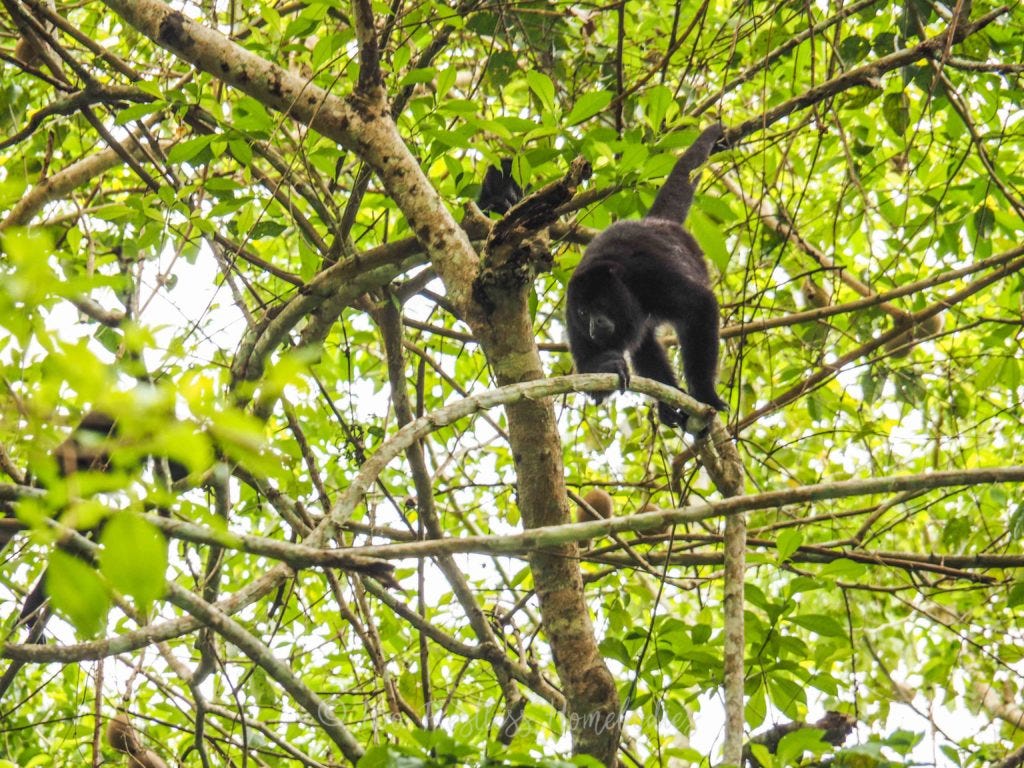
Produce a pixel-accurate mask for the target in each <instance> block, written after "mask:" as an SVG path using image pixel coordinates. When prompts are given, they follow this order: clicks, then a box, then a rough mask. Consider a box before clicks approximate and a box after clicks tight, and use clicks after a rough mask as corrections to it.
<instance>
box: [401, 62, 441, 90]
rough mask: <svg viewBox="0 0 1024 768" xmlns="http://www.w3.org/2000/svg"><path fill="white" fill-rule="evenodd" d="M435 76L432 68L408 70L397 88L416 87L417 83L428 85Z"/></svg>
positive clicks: (435, 71)
mask: <svg viewBox="0 0 1024 768" xmlns="http://www.w3.org/2000/svg"><path fill="white" fill-rule="evenodd" d="M436 76H437V70H435V69H434V68H433V67H421V68H419V69H410V70H409V71H408V72H406V73H405V77H403V78H402V80H401V82H400V83H399V86H400V87H402V88H404V87H405V86H407V85H416V84H417V83H429V82H431V81H432V80H433V79H434V78H435V77H436Z"/></svg>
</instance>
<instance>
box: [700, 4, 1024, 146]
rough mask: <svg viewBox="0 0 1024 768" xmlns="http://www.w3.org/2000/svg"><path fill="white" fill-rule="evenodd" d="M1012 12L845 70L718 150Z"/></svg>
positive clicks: (875, 80) (733, 132) (744, 127)
mask: <svg viewBox="0 0 1024 768" xmlns="http://www.w3.org/2000/svg"><path fill="white" fill-rule="evenodd" d="M1009 11H1010V8H1009V6H1005V5H1004V6H1000V7H999V8H996V9H995V10H993V11H989V12H988V13H986V14H985V15H984V16H982V17H981V18H979V19H978V20H977V21H973V22H971V23H969V24H953V25H952V27H953V28H950V27H947V28H946V29H945V30H943V31H942V32H940V33H939V34H937V35H935V37H930V38H928V39H927V40H925V41H923V42H921V43H918V44H917V45H915V46H913V47H911V48H904V49H903V50H901V51H896V52H895V53H891V54H889V55H888V56H883V57H882V58H880V59H877V60H875V61H873V62H871V63H870V64H864V65H863V66H860V67H855V68H854V69H851V70H848V71H846V72H843V73H841V74H839V75H837V76H836V77H834V78H832V79H831V80H828V81H827V82H824V83H822V84H821V85H817V86H815V87H813V88H810V89H808V90H807V91H806V92H804V93H802V94H800V95H799V96H796V97H795V98H792V99H790V100H789V101H786V102H783V103H782V104H779V105H778V106H777V107H773V108H771V109H769V110H768V111H767V112H764V113H763V114H761V115H758V116H757V117H752V118H750V119H749V120H746V121H745V122H743V123H741V124H740V125H738V126H736V127H735V128H729V129H728V130H726V132H725V136H724V138H723V140H722V146H720V147H718V149H719V150H721V149H724V148H726V147H729V146H734V145H735V144H737V143H738V142H739V141H740V140H741V139H743V138H745V137H747V136H749V135H750V134H752V133H757V132H758V131H763V130H764V129H765V128H767V127H768V126H769V125H774V124H775V123H777V122H778V121H779V120H782V119H783V118H784V117H787V116H789V115H791V114H792V113H793V112H796V111H797V110H801V109H806V108H807V107H810V106H812V105H814V104H818V103H819V102H822V101H824V100H825V99H828V98H830V97H832V96H836V95H838V94H840V93H842V92H843V91H846V90H849V89H850V88H854V87H856V86H858V85H863V86H866V87H868V88H878V87H879V78H880V77H881V76H882V75H884V74H885V73H886V72H891V71H892V70H894V69H899V68H900V67H905V66H907V65H908V64H913V63H914V62H916V61H920V60H921V59H926V58H931V57H933V56H937V55H941V54H942V52H943V51H945V50H946V49H947V48H948V47H949V46H950V45H955V44H957V43H960V42H963V41H964V40H966V39H967V38H968V37H970V36H971V35H973V34H974V33H975V32H977V31H978V30H981V29H984V28H985V27H987V26H988V25H989V24H991V23H992V22H993V21H995V20H996V19H998V18H999V17H1000V16H1002V15H1004V14H1006V13H1009ZM951 33H952V34H951Z"/></svg>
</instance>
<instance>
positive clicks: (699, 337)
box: [567, 125, 728, 429]
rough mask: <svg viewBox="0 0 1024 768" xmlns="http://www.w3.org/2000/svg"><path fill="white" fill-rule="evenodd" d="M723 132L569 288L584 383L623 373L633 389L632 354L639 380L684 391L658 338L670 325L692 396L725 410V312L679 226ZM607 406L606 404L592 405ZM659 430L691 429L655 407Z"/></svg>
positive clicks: (573, 341)
mask: <svg viewBox="0 0 1024 768" xmlns="http://www.w3.org/2000/svg"><path fill="white" fill-rule="evenodd" d="M722 135H723V132H722V127H721V126H720V125H714V126H712V127H710V128H708V129H707V130H705V131H704V132H703V133H702V134H701V135H700V136H699V137H698V138H697V140H696V141H695V142H694V143H693V144H692V145H691V146H690V147H689V148H688V149H687V150H686V152H685V153H684V154H683V156H682V157H681V158H679V160H678V161H677V162H676V165H675V167H674V168H673V169H672V173H670V174H669V177H668V179H667V180H666V181H665V184H664V185H663V186H662V188H661V191H659V192H658V196H657V197H656V198H655V200H654V204H653V205H652V206H651V210H650V211H649V212H648V213H647V216H646V217H645V218H644V219H642V220H641V221H620V222H616V223H615V224H612V226H610V227H608V229H606V230H605V231H604V232H602V233H601V234H600V235H598V236H597V237H595V238H594V240H593V241H592V242H591V243H590V245H589V246H588V247H587V250H586V253H584V255H583V259H582V260H581V261H580V263H579V266H577V267H576V271H575V272H574V273H573V276H572V278H571V279H570V280H569V289H568V309H567V315H568V317H567V320H568V326H569V347H570V349H571V350H572V356H573V360H574V361H575V363H576V370H577V371H578V372H579V373H617V374H618V375H619V384H620V389H625V387H626V385H627V384H628V383H629V368H628V367H627V365H626V359H625V354H626V353H628V354H629V357H630V361H631V362H632V365H633V370H634V371H635V372H636V373H637V374H638V375H640V376H646V377H648V378H651V379H655V380H657V381H660V382H662V383H664V384H668V385H670V386H673V387H678V386H679V384H678V383H677V381H676V376H675V374H674V373H673V371H672V366H671V365H670V364H669V361H668V358H667V357H666V355H665V350H664V348H663V347H662V346H661V344H660V343H658V340H657V339H656V338H655V336H654V331H655V328H657V326H658V325H659V324H661V323H671V324H672V325H673V326H674V327H675V329H676V333H677V334H678V336H679V343H680V345H681V346H682V351H683V373H684V375H685V378H686V387H687V389H688V390H689V393H690V395H691V396H692V397H693V398H694V399H696V400H699V401H700V402H702V403H706V404H708V405H710V406H712V407H713V408H715V409H716V410H719V411H721V410H726V409H728V405H727V404H726V403H725V402H724V401H723V400H721V399H720V398H719V397H718V395H717V393H716V392H715V377H716V374H717V368H718V323H719V318H718V302H717V301H716V300H715V295H714V294H713V293H712V292H711V287H710V280H709V279H708V269H707V265H706V264H705V262H704V253H703V251H701V249H700V246H698V245H697V241H696V240H694V238H693V236H692V235H691V234H690V233H689V232H687V231H686V230H685V229H683V226H682V222H684V221H685V220H686V215H687V213H689V211H690V204H691V203H692V202H693V189H694V183H693V181H692V180H691V178H690V174H691V173H693V172H694V171H695V170H697V169H698V168H700V166H701V165H703V164H704V162H705V161H706V160H707V159H708V156H709V155H710V154H711V149H712V147H713V146H714V145H715V144H716V143H718V142H720V141H721V139H722ZM592 396H593V398H594V400H595V401H596V402H599V403H600V402H601V401H602V400H603V399H604V398H605V397H606V395H605V394H600V393H599V394H594V395H592ZM658 416H659V418H660V419H661V422H662V424H666V425H668V426H681V427H683V428H684V429H685V428H686V414H685V413H683V412H681V411H679V410H677V409H676V408H673V407H671V406H669V405H667V404H666V403H659V404H658Z"/></svg>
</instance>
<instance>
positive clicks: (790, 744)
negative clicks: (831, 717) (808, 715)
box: [775, 728, 832, 765]
mask: <svg viewBox="0 0 1024 768" xmlns="http://www.w3.org/2000/svg"><path fill="white" fill-rule="evenodd" d="M824 733H825V732H824V731H823V730H821V729H820V728H801V729H800V730H799V731H793V732H792V733H787V734H786V735H785V736H783V737H782V738H781V739H779V746H778V748H777V749H776V750H775V759H776V760H778V762H779V765H793V764H795V763H796V760H797V758H800V757H803V755H804V753H805V752H810V753H811V754H812V755H821V754H824V753H825V752H828V751H829V750H830V749H832V745H831V744H829V743H828V742H827V741H824V740H823V739H822V738H821V737H822V736H823V735H824Z"/></svg>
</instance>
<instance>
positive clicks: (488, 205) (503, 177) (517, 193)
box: [476, 157, 523, 216]
mask: <svg viewBox="0 0 1024 768" xmlns="http://www.w3.org/2000/svg"><path fill="white" fill-rule="evenodd" d="M522 196H523V190H522V188H521V187H520V186H519V185H518V184H517V183H516V180H515V179H514V178H512V158H511V157H503V158H502V159H501V170H499V169H498V168H497V167H496V166H493V165H492V166H491V167H490V168H488V169H487V173H485V174H484V181H483V184H481V186H480V197H478V198H477V201H476V204H477V205H478V206H479V208H480V210H481V211H483V212H484V213H487V212H488V211H494V212H495V213H500V214H501V215H502V216H504V215H505V214H506V213H508V209H509V208H511V207H512V206H513V205H515V204H516V203H518V202H519V200H520V198H522Z"/></svg>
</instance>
